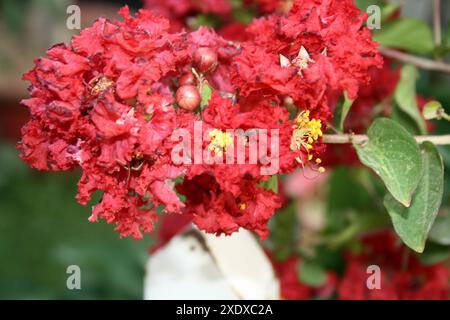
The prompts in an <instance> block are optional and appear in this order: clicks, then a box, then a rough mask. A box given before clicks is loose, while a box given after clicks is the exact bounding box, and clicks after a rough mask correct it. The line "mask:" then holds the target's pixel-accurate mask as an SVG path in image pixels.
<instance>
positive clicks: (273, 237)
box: [266, 201, 300, 261]
mask: <svg viewBox="0 0 450 320" xmlns="http://www.w3.org/2000/svg"><path fill="white" fill-rule="evenodd" d="M269 226H270V228H269V230H270V231H269V238H268V239H267V241H266V243H267V245H268V247H269V248H270V250H271V251H272V252H273V253H274V256H275V259H277V260H279V261H282V260H285V259H287V258H288V257H290V256H292V254H294V253H295V252H296V251H297V245H298V233H299V230H300V228H299V225H298V220H297V206H296V203H295V202H294V201H292V202H291V203H290V204H289V205H287V206H285V207H284V208H282V209H280V210H277V213H276V214H275V215H274V216H273V217H272V219H270V221H269Z"/></svg>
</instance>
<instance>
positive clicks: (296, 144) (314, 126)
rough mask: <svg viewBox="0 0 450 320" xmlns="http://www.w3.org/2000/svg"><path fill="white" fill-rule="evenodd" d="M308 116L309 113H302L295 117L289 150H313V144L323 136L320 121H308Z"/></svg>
mask: <svg viewBox="0 0 450 320" xmlns="http://www.w3.org/2000/svg"><path fill="white" fill-rule="evenodd" d="M309 114H310V113H309V111H302V112H301V113H300V114H299V115H298V116H297V119H296V121H295V125H294V127H293V128H294V133H293V135H292V141H291V150H301V148H302V147H303V148H304V149H305V150H306V151H307V152H308V151H309V150H311V149H312V148H313V146H312V145H313V143H314V142H315V141H317V140H318V139H319V137H321V136H322V135H323V133H322V120H320V119H310V118H309Z"/></svg>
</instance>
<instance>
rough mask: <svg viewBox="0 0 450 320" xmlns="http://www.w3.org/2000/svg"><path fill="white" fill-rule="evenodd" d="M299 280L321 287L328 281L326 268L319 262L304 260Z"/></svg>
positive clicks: (300, 266) (301, 264)
mask: <svg viewBox="0 0 450 320" xmlns="http://www.w3.org/2000/svg"><path fill="white" fill-rule="evenodd" d="M298 277H299V280H300V281H301V282H302V283H304V284H307V285H310V286H313V287H316V288H317V287H320V286H322V285H324V284H325V282H326V281H327V274H326V272H325V270H324V269H323V268H322V267H321V266H320V265H319V264H317V263H314V262H311V261H302V262H301V263H300V265H299V270H298Z"/></svg>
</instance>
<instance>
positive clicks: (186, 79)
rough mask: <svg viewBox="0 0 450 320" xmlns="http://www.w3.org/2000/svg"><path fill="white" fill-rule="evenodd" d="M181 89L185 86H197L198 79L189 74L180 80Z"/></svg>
mask: <svg viewBox="0 0 450 320" xmlns="http://www.w3.org/2000/svg"><path fill="white" fill-rule="evenodd" d="M179 82H180V87H181V86H185V85H192V86H195V85H196V84H197V79H196V78H195V76H194V74H193V73H192V72H187V73H185V74H184V75H183V76H181V78H180V81H179Z"/></svg>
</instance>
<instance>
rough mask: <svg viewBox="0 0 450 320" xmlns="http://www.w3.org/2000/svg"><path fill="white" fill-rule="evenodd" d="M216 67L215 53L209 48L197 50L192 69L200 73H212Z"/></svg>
mask: <svg viewBox="0 0 450 320" xmlns="http://www.w3.org/2000/svg"><path fill="white" fill-rule="evenodd" d="M216 66H217V53H216V52H215V51H214V50H213V49H210V48H198V49H197V51H195V53H194V67H195V69H197V70H198V71H200V72H201V73H208V72H212V71H214V69H215V68H216Z"/></svg>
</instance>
